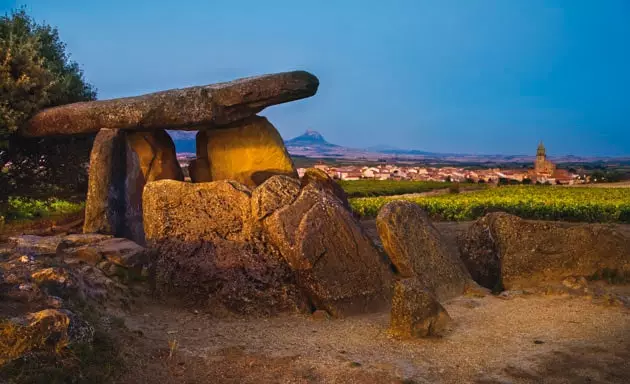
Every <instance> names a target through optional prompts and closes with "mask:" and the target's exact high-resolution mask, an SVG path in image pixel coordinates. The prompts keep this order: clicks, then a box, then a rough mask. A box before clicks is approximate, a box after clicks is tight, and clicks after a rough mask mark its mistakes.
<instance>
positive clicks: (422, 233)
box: [376, 200, 474, 300]
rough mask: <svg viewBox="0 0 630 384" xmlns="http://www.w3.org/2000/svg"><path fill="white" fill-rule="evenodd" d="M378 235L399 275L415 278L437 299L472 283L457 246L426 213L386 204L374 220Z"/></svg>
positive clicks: (414, 206)
mask: <svg viewBox="0 0 630 384" xmlns="http://www.w3.org/2000/svg"><path fill="white" fill-rule="evenodd" d="M376 227H377V229H378V234H379V237H380V239H381V242H382V244H383V247H384V248H385V252H387V254H388V256H389V258H390V260H391V261H392V263H393V264H394V266H395V267H396V269H397V271H398V273H399V274H400V276H402V277H405V278H409V277H416V278H418V279H419V280H420V282H421V283H422V284H423V285H424V286H425V288H427V289H428V290H429V291H430V292H432V293H433V294H434V295H436V296H437V297H438V299H440V300H447V299H450V298H453V297H455V296H458V295H460V294H462V293H463V292H464V289H465V288H466V287H467V286H468V285H470V284H471V283H472V284H474V283H473V281H472V279H471V278H470V274H469V273H468V271H466V268H465V267H464V264H463V263H462V261H461V259H460V257H459V250H458V249H457V247H456V246H449V245H448V244H447V242H446V240H445V239H444V238H443V237H442V235H441V234H440V232H439V231H438V230H437V229H436V228H435V227H434V226H433V224H431V222H430V221H429V218H428V216H427V214H426V213H425V212H424V211H423V210H422V208H420V207H419V206H418V205H417V204H414V203H412V202H409V201H402V200H398V201H392V202H390V203H387V204H386V205H385V206H383V208H381V210H380V211H379V213H378V216H377V218H376Z"/></svg>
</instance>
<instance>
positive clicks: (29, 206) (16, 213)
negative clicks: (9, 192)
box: [0, 197, 85, 222]
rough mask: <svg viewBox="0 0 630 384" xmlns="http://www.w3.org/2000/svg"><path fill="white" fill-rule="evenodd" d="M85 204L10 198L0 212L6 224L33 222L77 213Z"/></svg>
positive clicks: (60, 200)
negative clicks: (22, 221)
mask: <svg viewBox="0 0 630 384" xmlns="http://www.w3.org/2000/svg"><path fill="white" fill-rule="evenodd" d="M84 206H85V203H83V202H73V201H70V200H63V199H57V198H49V199H33V198H28V197H10V198H9V201H8V204H7V205H6V206H5V207H4V208H2V210H1V211H0V217H3V218H4V220H5V221H6V222H10V221H20V220H33V219H39V218H46V217H52V216H59V215H66V214H71V213H76V212H79V211H80V210H81V209H83V207H84Z"/></svg>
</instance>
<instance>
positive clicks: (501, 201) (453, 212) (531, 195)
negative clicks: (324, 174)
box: [350, 186, 630, 223]
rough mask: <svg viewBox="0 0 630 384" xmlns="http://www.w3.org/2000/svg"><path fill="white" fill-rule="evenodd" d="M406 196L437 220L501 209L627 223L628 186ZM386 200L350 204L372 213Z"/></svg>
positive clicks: (510, 188)
mask: <svg viewBox="0 0 630 384" xmlns="http://www.w3.org/2000/svg"><path fill="white" fill-rule="evenodd" d="M407 200H410V201H413V202H414V203H416V204H418V205H419V206H421V207H422V208H424V209H425V210H426V211H427V212H428V213H429V215H430V216H431V217H432V218H434V219H439V220H453V221H460V220H473V219H476V218H478V217H481V216H483V215H484V214H486V213H488V212H495V211H503V212H508V213H512V214H515V215H517V216H520V217H523V218H528V219H541V220H566V221H586V222H622V223H630V188H615V189H611V188H596V187H593V188H567V187H555V186H553V187H552V186H504V187H497V188H488V189H485V190H481V191H475V192H470V193H460V194H443V195H436V196H420V197H413V198H407ZM389 201H391V198H389V199H387V198H384V197H368V198H354V199H350V205H351V206H352V209H353V210H354V211H355V212H356V213H358V214H359V215H361V216H366V217H374V216H376V215H377V214H378V211H379V209H380V208H381V207H382V206H383V205H384V204H386V203H387V202H389Z"/></svg>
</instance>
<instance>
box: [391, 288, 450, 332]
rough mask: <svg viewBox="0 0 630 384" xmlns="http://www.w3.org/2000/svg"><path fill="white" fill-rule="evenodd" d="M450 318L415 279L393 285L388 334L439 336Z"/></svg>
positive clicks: (433, 297) (446, 326) (445, 328)
mask: <svg viewBox="0 0 630 384" xmlns="http://www.w3.org/2000/svg"><path fill="white" fill-rule="evenodd" d="M450 322H451V317H450V316H449V315H448V312H446V310H445V309H444V307H442V305H440V303H439V302H438V301H437V299H436V298H435V296H433V295H432V294H431V293H430V292H429V291H428V290H426V289H425V288H424V286H423V284H422V283H421V282H420V281H419V280H418V279H417V278H409V279H403V280H400V281H397V282H396V285H395V287H394V297H393V299H392V312H391V319H390V328H389V331H390V333H391V334H392V335H394V336H398V337H402V338H418V337H427V336H440V335H442V334H443V333H444V332H445V331H446V330H447V328H448V326H449V323H450Z"/></svg>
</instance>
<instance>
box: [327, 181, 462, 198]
mask: <svg viewBox="0 0 630 384" xmlns="http://www.w3.org/2000/svg"><path fill="white" fill-rule="evenodd" d="M339 185H341V187H342V188H343V189H344V191H346V193H347V194H348V197H370V196H393V195H402V194H405V193H421V192H429V191H433V190H436V189H445V188H449V187H451V186H452V185H453V184H452V183H445V182H440V181H408V180H354V181H343V180H342V181H339Z"/></svg>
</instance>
